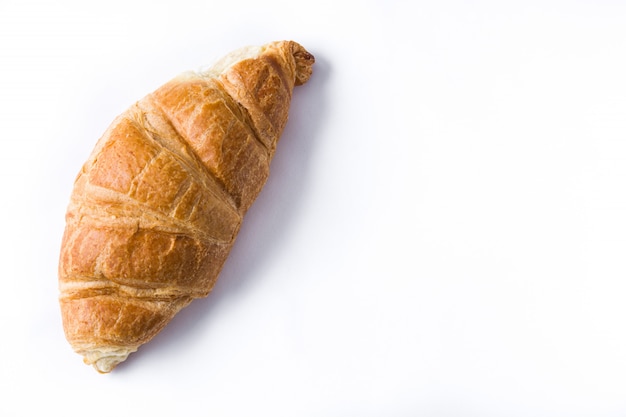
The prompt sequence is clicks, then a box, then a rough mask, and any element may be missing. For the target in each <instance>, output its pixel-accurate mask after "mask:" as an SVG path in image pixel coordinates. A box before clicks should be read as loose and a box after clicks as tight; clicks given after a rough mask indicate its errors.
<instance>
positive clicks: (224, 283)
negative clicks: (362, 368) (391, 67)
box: [114, 51, 331, 373]
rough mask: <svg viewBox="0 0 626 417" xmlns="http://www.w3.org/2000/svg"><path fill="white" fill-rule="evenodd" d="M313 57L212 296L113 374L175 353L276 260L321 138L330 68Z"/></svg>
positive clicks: (191, 307)
mask: <svg viewBox="0 0 626 417" xmlns="http://www.w3.org/2000/svg"><path fill="white" fill-rule="evenodd" d="M312 53H313V55H314V56H315V68H314V71H313V76H312V77H311V79H310V80H309V81H308V82H307V83H306V84H305V85H302V86H298V87H297V88H295V89H294V92H293V98H292V102H291V107H290V110H289V121H288V123H287V126H286V128H285V130H284V132H283V134H282V136H281V138H280V140H279V143H278V146H277V147H276V153H275V155H274V159H273V160H272V164H271V167H270V175H269V178H268V180H267V183H266V184H265V186H264V188H263V190H262V191H261V193H260V195H259V196H258V198H257V199H256V201H255V202H254V204H253V205H252V207H251V208H250V209H249V210H248V212H247V213H246V216H245V218H244V221H243V223H242V226H241V229H240V231H239V235H238V237H237V239H236V241H235V244H234V245H233V248H232V250H231V252H230V255H229V257H228V259H227V260H226V263H225V265H224V268H223V269H222V271H221V273H220V275H219V277H218V280H217V283H216V284H215V287H214V288H213V290H212V292H211V293H210V294H209V295H208V296H207V297H206V298H201V299H196V300H194V301H193V302H192V303H191V304H190V305H189V306H187V307H185V308H183V310H181V311H180V312H179V313H178V314H177V315H176V316H175V317H174V318H173V319H172V321H171V322H170V323H169V324H168V325H167V326H166V327H165V328H164V329H163V330H162V331H161V332H160V333H158V334H157V335H156V336H155V337H154V339H152V340H151V341H150V342H149V343H147V344H145V345H143V346H141V347H140V348H139V350H138V351H137V352H135V353H133V354H131V355H130V356H129V358H128V360H126V361H124V362H122V363H120V364H119V365H118V366H117V368H116V370H115V372H114V373H121V372H124V370H126V369H129V368H132V367H133V366H134V364H135V363H136V362H139V361H141V360H143V359H145V358H149V357H152V356H153V355H156V354H158V355H161V354H163V351H170V350H174V351H176V353H177V354H180V353H181V349H184V345H186V344H187V343H188V342H189V341H190V340H192V339H193V338H194V335H195V334H196V332H197V331H199V330H200V328H203V329H205V328H206V325H207V322H210V321H211V320H214V319H215V320H217V319H218V318H216V317H214V315H213V314H212V310H214V309H215V307H216V305H217V304H219V303H221V302H228V298H229V296H231V295H235V294H236V293H237V292H239V291H240V290H241V288H242V287H243V286H244V285H246V283H247V282H249V281H250V280H253V279H254V275H255V270H258V269H259V267H260V266H261V264H262V263H263V262H264V261H266V260H267V259H270V258H271V257H273V256H280V254H279V253H276V249H277V247H280V244H279V243H280V240H281V237H282V235H284V233H285V232H286V231H287V230H288V228H289V226H290V224H292V223H293V221H295V219H296V217H297V213H298V205H299V204H300V203H301V202H302V195H303V194H304V193H305V192H306V183H307V180H306V178H307V174H308V173H307V167H308V166H309V160H310V158H311V156H312V155H313V151H312V150H313V148H314V146H315V143H316V142H319V139H320V138H319V137H318V135H317V132H318V127H319V126H321V125H323V123H324V118H325V117H326V114H325V109H326V105H325V102H324V100H325V95H324V87H325V86H326V85H327V80H328V78H329V76H330V71H331V68H330V67H329V65H328V62H327V61H326V60H325V59H324V57H322V56H320V55H319V54H318V53H316V52H315V51H312ZM190 343H193V342H190ZM183 355H184V352H183ZM190 366H191V364H190Z"/></svg>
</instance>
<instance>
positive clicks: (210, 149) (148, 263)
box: [59, 41, 314, 372]
mask: <svg viewBox="0 0 626 417" xmlns="http://www.w3.org/2000/svg"><path fill="white" fill-rule="evenodd" d="M237 57H239V59H233V58H228V59H227V60H226V61H225V63H224V62H222V63H220V64H219V66H218V67H216V68H215V69H214V70H213V71H212V72H211V71H209V72H207V73H202V74H193V75H189V74H187V75H185V76H181V77H178V78H176V79H174V80H172V81H170V82H168V83H167V84H165V85H164V86H162V87H161V88H159V89H157V90H156V91H155V92H153V93H152V94H150V95H148V96H146V97H145V98H144V99H142V100H140V101H139V102H138V103H137V104H135V105H134V106H132V107H131V108H129V109H128V110H127V111H126V112H125V113H123V114H122V115H120V116H119V117H118V118H117V119H116V120H115V121H114V122H113V123H112V124H111V126H110V127H109V129H108V130H107V131H106V132H105V134H104V135H103V137H102V138H101V139H100V140H99V141H98V143H97V144H96V147H95V149H94V151H93V153H92V155H91V156H90V158H89V159H88V160H87V162H86V163H85V165H84V166H83V168H82V170H81V172H80V173H79V175H78V177H77V179H76V182H75V185H74V191H73V193H72V196H71V199H70V204H69V207H68V210H67V215H66V222H67V225H66V229H65V233H64V236H63V241H62V247H61V254H60V260H59V288H60V292H61V295H60V305H61V312H62V318H63V325H64V330H65V334H66V337H67V339H68V341H69V342H70V344H71V345H72V347H73V348H74V349H75V350H76V351H77V352H78V353H80V354H81V355H83V356H84V359H85V362H86V363H89V364H93V365H94V367H95V368H96V369H97V370H98V371H99V372H109V371H110V370H112V369H113V368H114V367H115V366H116V365H117V364H118V363H119V362H121V361H123V360H125V359H126V357H127V356H128V354H130V353H132V352H134V351H135V350H137V348H138V347H139V346H141V345H142V344H144V343H146V342H147V341H149V340H150V339H151V338H152V337H154V335H156V334H157V333H158V332H159V331H160V330H161V329H162V328H163V327H164V326H165V325H166V324H167V323H168V322H169V321H170V320H171V319H172V317H174V315H175V314H176V313H177V312H178V311H179V310H180V309H181V308H183V307H184V306H186V305H187V304H188V303H189V302H191V300H192V299H194V298H197V297H204V296H206V295H207V294H208V293H209V292H210V291H211V288H212V287H213V285H214V284H215V281H216V280H217V276H218V274H219V272H220V270H221V268H222V265H223V264H224V262H225V260H226V258H227V256H228V254H229V252H230V249H231V247H232V245H233V242H234V240H235V237H236V235H237V232H238V231H239V227H240V225H241V222H242V219H243V216H244V214H245V212H246V211H247V210H248V208H249V207H250V205H251V204H252V203H253V202H254V200H255V198H256V196H257V195H258V193H259V192H260V190H261V188H262V187H263V185H264V183H265V181H266V179H267V176H268V175H269V164H270V161H271V158H272V156H273V153H274V149H275V147H276V142H277V141H278V138H279V137H280V134H281V133H282V131H283V129H284V127H285V124H286V123H287V117H288V111H289V103H290V100H291V93H292V90H293V87H294V85H300V84H302V83H304V82H306V81H307V80H308V78H309V77H310V75H311V66H312V64H313V61H314V59H313V56H312V55H311V54H309V53H308V52H306V51H305V50H304V48H302V47H301V46H300V45H298V44H297V43H295V42H291V41H283V42H274V43H271V44H268V45H265V46H263V47H261V48H253V49H250V50H247V51H243V52H242V53H240V54H239V55H237Z"/></svg>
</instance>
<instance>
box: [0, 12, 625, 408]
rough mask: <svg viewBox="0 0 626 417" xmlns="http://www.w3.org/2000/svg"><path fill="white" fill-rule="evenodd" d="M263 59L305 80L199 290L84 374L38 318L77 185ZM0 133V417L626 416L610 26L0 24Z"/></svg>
mask: <svg viewBox="0 0 626 417" xmlns="http://www.w3.org/2000/svg"><path fill="white" fill-rule="evenodd" d="M279 39H293V40H296V41H298V42H300V43H301V44H302V45H304V46H305V47H306V48H307V49H309V50H310V51H311V52H312V53H313V54H314V55H315V56H316V58H317V63H316V64H315V67H314V74H313V77H312V78H311V80H310V82H309V83H308V84H307V85H305V86H303V87H299V88H298V89H297V90H296V91H295V93H294V99H293V103H292V111H291V114H290V121H289V124H288V126H287V129H286V131H285V133H284V135H283V137H282V139H281V143H280V144H279V148H278V152H277V155H276V158H275V160H274V163H273V167H272V174H271V178H270V180H269V182H268V184H267V186H266V188H265V189H264V190H263V192H262V194H261V196H260V197H259V199H258V200H257V202H256V203H255V205H254V206H253V208H252V209H251V211H250V212H249V214H248V217H247V218H246V220H245V222H244V227H243V229H242V231H241V234H240V235H239V238H238V241H237V243H236V245H235V248H234V250H233V252H232V253H231V257H230V258H229V260H228V262H227V264H226V266H225V268H224V270H223V273H222V274H221V277H220V280H219V282H218V284H217V287H216V288H215V290H214V292H213V293H212V294H211V295H210V296H209V297H208V298H206V299H203V300H197V301H195V302H194V303H193V304H192V305H191V306H189V307H188V308H187V309H185V310H183V311H182V312H181V313H180V314H179V315H178V316H177V317H176V318H175V319H174V320H173V322H172V323H171V324H170V325H169V326H168V327H167V328H166V329H165V330H164V331H163V332H162V333H161V334H159V335H158V336H157V337H156V338H155V339H154V340H153V341H152V342H151V343H150V344H148V345H146V346H144V347H142V348H141V349H140V350H139V351H138V352H137V353H135V354H133V355H132V356H131V357H130V358H129V360H128V361H127V362H125V363H124V364H123V365H120V366H119V367H118V368H117V369H116V370H115V371H114V372H113V373H111V374H109V375H99V374H97V373H96V372H95V371H94V370H93V369H92V368H91V367H87V366H85V365H83V364H82V361H81V358H80V357H79V356H78V355H76V354H75V353H74V352H73V351H72V350H71V348H70V347H69V345H68V344H67V342H66V341H65V339H64V336H63V331H62V327H61V321H60V314H59V309H58V304H57V295H58V291H57V281H56V280H57V277H56V268H57V257H58V252H59V244H60V239H61V235H62V232H63V227H64V213H65V209H66V206H67V202H68V199H69V194H70V191H71V187H72V183H73V180H74V177H75V175H76V174H77V172H78V170H79V168H80V166H81V165H82V163H83V162H84V160H85V159H86V158H87V156H88V154H89V152H90V151H91V149H92V147H93V145H94V144H95V141H96V140H97V139H98V137H99V136H100V135H101V134H102V132H103V131H104V129H105V128H106V127H107V125H108V124H109V123H110V122H111V121H112V120H113V118H114V117H115V116H116V115H117V114H119V113H121V112H122V111H124V110H125V109H126V108H127V107H128V106H129V105H131V104H132V103H133V102H134V101H136V100H138V99H139V98H141V97H143V96H144V95H145V94H147V93H149V92H151V91H152V90H154V89H155V88H157V87H158V86H159V85H161V84H162V83H164V82H166V81H167V80H169V79H170V78H172V77H173V76H175V75H176V74H178V73H179V72H182V71H186V70H189V69H198V68H201V67H204V66H206V65H209V64H211V63H212V62H213V61H215V60H216V59H217V58H219V57H220V56H222V55H223V54H225V53H227V52H229V51H231V50H232V49H236V48H238V47H241V46H244V45H250V44H262V43H265V42H268V41H273V40H279ZM0 133H1V136H0V141H1V142H0V143H1V145H2V146H1V148H0V181H1V183H0V185H1V187H2V188H1V190H2V205H1V208H0V210H1V212H0V213H1V216H0V222H1V225H0V227H1V230H2V240H1V241H0V245H1V250H0V254H1V255H0V257H1V262H2V266H3V272H2V275H1V280H2V286H1V287H0V288H1V289H2V302H1V303H0V331H1V334H2V339H1V343H0V357H1V358H2V364H1V366H0V414H1V415H6V416H13V415H33V413H36V410H39V409H41V407H43V408H44V409H45V410H46V412H54V413H62V414H63V415H64V416H82V415H90V416H111V415H116V416H125V415H150V414H151V413H153V414H155V415H165V414H169V415H175V416H183V415H186V414H185V413H187V415H207V416H208V415H210V416H316V417H319V416H337V417H340V416H341V417H345V416H437V417H439V416H462V417H465V416H480V417H489V416H497V417H502V416H507V417H508V416H567V417H575V416H590V417H591V416H593V417H604V416H624V415H626V325H625V324H626V302H625V298H626V263H625V255H626V3H625V2H623V1H618V0H614V1H610V0H590V1H582V0H578V1H575V0H573V1H519V2H513V1H509V2H507V1H475V2H471V1H467V2H464V1H429V2H427V1H413V2H410V3H409V2H400V1H369V2H368V1H359V2H340V1H339V0H334V1H326V0H316V1H314V2H298V1H295V0H293V1H273V0H263V1H236V0H232V1H204V2H202V1H193V2H192V1H186V0H176V1H169V2H165V1H149V2H132V1H130V0H128V1H124V2H116V1H106V2H104V1H102V2H94V3H91V2H82V3H74V2H65V1H45V2H44V1H39V2H32V1H7V0H0ZM157 413H158V414H157Z"/></svg>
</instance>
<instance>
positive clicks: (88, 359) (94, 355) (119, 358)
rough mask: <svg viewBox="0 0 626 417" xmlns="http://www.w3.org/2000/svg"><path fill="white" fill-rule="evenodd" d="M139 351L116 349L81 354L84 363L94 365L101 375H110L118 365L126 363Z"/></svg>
mask: <svg viewBox="0 0 626 417" xmlns="http://www.w3.org/2000/svg"><path fill="white" fill-rule="evenodd" d="M136 350H137V349H124V348H122V349H115V350H109V351H103V350H92V351H84V352H80V353H81V354H82V355H83V362H85V364H87V365H92V366H93V367H94V369H95V370H96V371H98V373H100V374H108V373H109V372H111V371H112V370H113V369H115V367H116V366H117V365H119V364H120V363H122V362H124V361H125V360H126V359H127V358H128V355H130V354H131V353H132V352H134V351H136Z"/></svg>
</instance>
